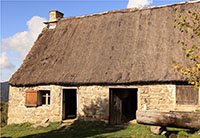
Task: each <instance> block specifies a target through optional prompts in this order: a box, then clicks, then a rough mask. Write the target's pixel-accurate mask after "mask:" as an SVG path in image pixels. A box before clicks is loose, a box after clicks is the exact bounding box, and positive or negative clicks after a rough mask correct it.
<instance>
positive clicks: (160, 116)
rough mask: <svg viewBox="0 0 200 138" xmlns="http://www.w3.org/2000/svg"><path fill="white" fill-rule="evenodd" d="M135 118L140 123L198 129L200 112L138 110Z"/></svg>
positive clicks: (199, 126) (199, 127)
mask: <svg viewBox="0 0 200 138" xmlns="http://www.w3.org/2000/svg"><path fill="white" fill-rule="evenodd" d="M136 120H137V123H141V124H149V125H156V126H165V127H180V128H192V129H200V112H180V111H169V112H164V111H153V110H138V111H137V112H136Z"/></svg>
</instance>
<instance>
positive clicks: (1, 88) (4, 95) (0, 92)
mask: <svg viewBox="0 0 200 138" xmlns="http://www.w3.org/2000/svg"><path fill="white" fill-rule="evenodd" d="M0 96H1V99H0V101H3V102H8V96H9V84H8V82H1V83H0Z"/></svg>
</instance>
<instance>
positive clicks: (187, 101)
mask: <svg viewBox="0 0 200 138" xmlns="http://www.w3.org/2000/svg"><path fill="white" fill-rule="evenodd" d="M198 100H199V89H197V88H194V87H193V86H176V103H177V104H182V105H197V104H198Z"/></svg>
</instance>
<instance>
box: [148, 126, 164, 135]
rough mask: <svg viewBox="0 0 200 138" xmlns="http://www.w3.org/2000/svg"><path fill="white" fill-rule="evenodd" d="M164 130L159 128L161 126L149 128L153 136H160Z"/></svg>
mask: <svg viewBox="0 0 200 138" xmlns="http://www.w3.org/2000/svg"><path fill="white" fill-rule="evenodd" d="M164 130H166V128H165V127H161V126H151V132H152V133H153V134H154V135H160V134H161V133H162V132H163V131H164Z"/></svg>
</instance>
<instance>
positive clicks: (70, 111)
mask: <svg viewBox="0 0 200 138" xmlns="http://www.w3.org/2000/svg"><path fill="white" fill-rule="evenodd" d="M76 116H77V94H76V89H63V115H62V119H63V120H66V119H74V118H76Z"/></svg>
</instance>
